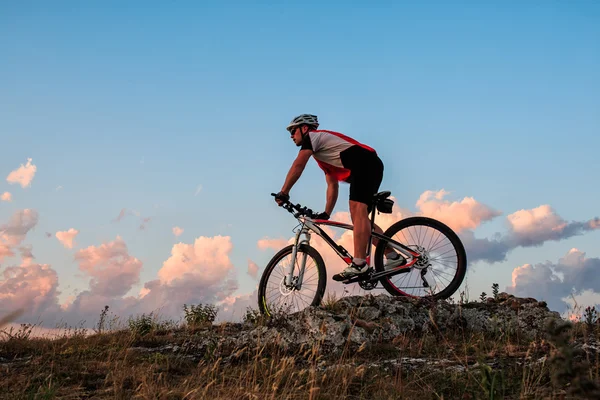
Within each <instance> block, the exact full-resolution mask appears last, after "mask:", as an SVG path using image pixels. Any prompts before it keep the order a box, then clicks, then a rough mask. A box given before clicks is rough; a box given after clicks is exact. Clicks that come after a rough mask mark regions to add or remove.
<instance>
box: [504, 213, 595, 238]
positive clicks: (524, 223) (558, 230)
mask: <svg viewBox="0 0 600 400" xmlns="http://www.w3.org/2000/svg"><path fill="white" fill-rule="evenodd" d="M507 220H508V224H509V228H510V234H511V242H512V243H514V244H515V245H521V246H537V245H540V244H542V243H543V242H545V241H548V240H561V239H566V238H569V237H571V236H575V235H579V234H582V233H584V232H587V231H591V230H595V229H599V228H600V223H599V221H600V220H599V219H598V218H594V219H591V220H589V221H585V222H582V221H572V222H568V221H565V220H564V219H563V218H562V217H561V216H560V215H558V214H557V213H556V212H555V211H554V210H553V209H552V207H550V206H549V205H547V204H544V205H541V206H539V207H536V208H533V209H530V210H519V211H517V212H514V213H512V214H510V215H509V216H508V217H507Z"/></svg>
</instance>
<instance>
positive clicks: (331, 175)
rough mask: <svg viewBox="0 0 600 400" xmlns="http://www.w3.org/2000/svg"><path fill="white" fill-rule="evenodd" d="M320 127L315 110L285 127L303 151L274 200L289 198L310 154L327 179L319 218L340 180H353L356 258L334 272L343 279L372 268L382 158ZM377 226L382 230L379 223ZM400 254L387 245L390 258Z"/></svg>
mask: <svg viewBox="0 0 600 400" xmlns="http://www.w3.org/2000/svg"><path fill="white" fill-rule="evenodd" d="M318 127H319V122H318V118H317V116H316V115H312V114H302V115H299V116H297V117H295V118H293V119H292V121H291V122H290V124H289V125H288V126H287V128H286V129H287V130H288V131H289V132H290V135H291V138H292V140H293V141H294V143H295V144H296V146H298V147H300V151H299V153H298V156H297V157H296V159H295V160H294V162H293V164H292V166H291V167H290V170H289V171H288V174H287V176H286V179H285V182H284V184H283V186H282V188H281V191H279V193H277V195H276V196H275V201H276V202H277V203H278V204H279V205H280V206H281V205H282V202H283V201H287V200H289V198H290V196H289V193H290V190H291V189H292V187H293V186H294V184H295V183H296V181H297V180H298V179H299V178H300V176H301V175H302V172H303V171H304V167H305V166H306V163H307V162H308V159H309V158H310V157H311V156H313V157H314V159H315V161H316V162H317V164H318V165H319V167H320V168H321V169H322V170H323V171H324V172H325V179H326V181H327V201H326V204H325V211H324V212H322V213H320V214H319V215H318V216H317V219H325V220H327V219H329V218H330V216H331V214H332V212H333V208H334V206H335V204H336V202H337V197H338V188H339V182H346V183H349V184H350V217H351V219H352V224H353V226H354V229H353V235H354V258H353V259H352V263H351V264H350V265H349V266H348V267H347V268H346V269H344V270H343V271H342V272H340V273H339V274H336V275H334V276H333V280H335V281H343V280H346V279H348V278H351V277H353V276H355V275H360V274H363V273H365V272H367V271H368V269H369V266H368V265H367V262H366V259H365V257H366V254H367V246H368V243H369V237H370V235H371V221H370V219H369V212H370V211H371V203H372V201H373V195H375V194H376V193H377V191H378V190H379V186H380V185H381V181H382V179H383V162H382V161H381V159H380V158H379V156H378V155H377V152H376V151H375V150H374V149H373V148H371V147H369V146H367V145H365V144H362V143H360V142H358V141H356V140H355V139H352V138H351V137H348V136H346V135H344V134H341V133H338V132H333V131H328V130H317V128H318ZM375 230H376V231H377V232H378V233H383V230H382V229H381V228H380V227H379V226H377V225H376V224H375ZM373 244H374V245H377V239H376V238H373ZM398 257H401V255H399V254H398V253H396V251H394V250H393V249H392V248H390V247H388V248H387V250H386V258H387V259H388V260H398ZM405 263H406V261H405ZM400 265H402V264H400ZM397 266H398V265H396V267H397Z"/></svg>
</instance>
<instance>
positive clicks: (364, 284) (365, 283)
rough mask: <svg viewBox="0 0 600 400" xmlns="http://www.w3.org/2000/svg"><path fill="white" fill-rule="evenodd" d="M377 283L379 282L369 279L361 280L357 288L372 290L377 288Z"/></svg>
mask: <svg viewBox="0 0 600 400" xmlns="http://www.w3.org/2000/svg"><path fill="white" fill-rule="evenodd" d="M378 283H379V280H375V281H373V280H370V279H366V280H362V281H358V286H360V287H361V288H362V289H363V290H373V289H375V288H376V287H377V284H378Z"/></svg>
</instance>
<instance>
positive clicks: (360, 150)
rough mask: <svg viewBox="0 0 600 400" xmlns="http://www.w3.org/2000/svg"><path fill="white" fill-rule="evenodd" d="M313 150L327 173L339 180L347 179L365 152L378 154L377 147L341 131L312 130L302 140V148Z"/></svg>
mask: <svg viewBox="0 0 600 400" xmlns="http://www.w3.org/2000/svg"><path fill="white" fill-rule="evenodd" d="M304 149H309V150H312V151H313V157H314V158H315V161H316V162H317V164H318V165H319V167H321V169H322V170H323V171H325V173H326V174H328V175H331V176H333V177H335V178H336V179H337V180H338V181H346V180H347V179H348V178H349V177H350V173H351V170H352V168H353V167H354V166H356V165H358V164H357V163H358V162H359V161H360V158H361V156H362V155H364V154H365V152H367V153H369V155H372V154H377V153H376V151H375V149H373V148H371V147H369V146H367V145H365V144H363V143H360V142H358V141H357V140H355V139H352V138H351V137H348V136H346V135H344V134H341V133H339V132H332V131H326V130H314V131H310V132H308V133H307V134H306V136H304V139H303V140H302V145H301V150H304Z"/></svg>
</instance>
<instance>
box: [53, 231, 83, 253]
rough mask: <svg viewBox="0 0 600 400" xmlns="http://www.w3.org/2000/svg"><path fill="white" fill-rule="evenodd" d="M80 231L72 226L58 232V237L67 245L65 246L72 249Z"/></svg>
mask: <svg viewBox="0 0 600 400" xmlns="http://www.w3.org/2000/svg"><path fill="white" fill-rule="evenodd" d="M78 233H79V231H78V230H77V229H74V228H70V229H69V230H68V231H58V232H56V238H57V239H58V240H59V241H60V242H61V243H62V245H63V246H65V248H67V249H72V248H73V241H74V240H75V236H77V234H78Z"/></svg>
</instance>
